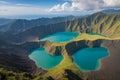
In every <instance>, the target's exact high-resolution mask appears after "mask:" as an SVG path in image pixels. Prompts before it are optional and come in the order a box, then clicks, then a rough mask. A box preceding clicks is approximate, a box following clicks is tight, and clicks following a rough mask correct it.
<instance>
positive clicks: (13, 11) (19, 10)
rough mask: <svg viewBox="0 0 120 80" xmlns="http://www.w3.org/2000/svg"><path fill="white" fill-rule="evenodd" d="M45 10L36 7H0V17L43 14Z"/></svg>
mask: <svg viewBox="0 0 120 80" xmlns="http://www.w3.org/2000/svg"><path fill="white" fill-rule="evenodd" d="M45 13H47V9H43V8H40V7H36V6H0V15H28V14H29V15H32V14H45Z"/></svg>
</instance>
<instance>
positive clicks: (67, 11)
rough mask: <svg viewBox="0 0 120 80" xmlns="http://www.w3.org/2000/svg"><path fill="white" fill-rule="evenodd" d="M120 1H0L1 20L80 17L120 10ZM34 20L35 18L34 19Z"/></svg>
mask: <svg viewBox="0 0 120 80" xmlns="http://www.w3.org/2000/svg"><path fill="white" fill-rule="evenodd" d="M119 7H120V1H118V0H91V1H90V0H87V1H84V0H44V1H43V0H42V1H41V0H0V17H1V18H23V19H24V18H25V16H26V17H27V16H31V18H32V16H33V15H34V16H38V17H35V18H40V17H56V16H69V15H74V16H80V15H86V14H88V13H94V12H98V11H101V10H104V9H119ZM33 19H34V17H33Z"/></svg>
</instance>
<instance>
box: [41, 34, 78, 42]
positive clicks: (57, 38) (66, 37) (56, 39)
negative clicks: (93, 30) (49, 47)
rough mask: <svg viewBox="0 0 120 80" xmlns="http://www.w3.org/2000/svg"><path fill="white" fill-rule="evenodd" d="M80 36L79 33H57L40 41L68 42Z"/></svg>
mask: <svg viewBox="0 0 120 80" xmlns="http://www.w3.org/2000/svg"><path fill="white" fill-rule="evenodd" d="M78 35H79V33H78V32H57V33H54V34H51V35H48V36H45V37H44V38H42V39H40V40H41V41H45V40H50V41H52V42H66V41H69V40H72V39H74V38H75V37H77V36H78Z"/></svg>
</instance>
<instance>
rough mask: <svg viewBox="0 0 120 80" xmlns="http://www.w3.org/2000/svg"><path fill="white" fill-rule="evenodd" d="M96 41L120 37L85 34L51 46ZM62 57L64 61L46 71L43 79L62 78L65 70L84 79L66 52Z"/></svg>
mask: <svg viewBox="0 0 120 80" xmlns="http://www.w3.org/2000/svg"><path fill="white" fill-rule="evenodd" d="M97 39H106V40H120V37H118V38H109V37H105V36H103V35H97V34H94V35H91V34H86V33H82V34H79V36H78V37H76V38H74V39H73V40H71V41H68V42H61V43H56V42H55V43H54V42H53V43H52V46H65V45H67V44H68V43H70V42H72V41H80V40H90V41H94V40H97ZM63 54H64V55H63V56H64V59H63V60H62V62H61V63H60V64H59V65H57V66H56V67H55V68H52V69H50V70H49V71H48V73H47V74H45V76H44V77H45V78H46V77H48V76H52V77H53V78H55V79H56V78H62V74H64V70H65V69H70V70H72V71H73V72H74V73H76V74H78V75H81V76H82V78H83V79H85V78H86V77H85V73H84V72H82V71H80V69H79V68H78V67H76V65H75V64H74V63H73V61H72V58H71V57H70V56H68V55H67V54H68V53H67V52H66V51H65V52H63Z"/></svg>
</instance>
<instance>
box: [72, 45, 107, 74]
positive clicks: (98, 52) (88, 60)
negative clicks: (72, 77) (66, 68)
mask: <svg viewBox="0 0 120 80" xmlns="http://www.w3.org/2000/svg"><path fill="white" fill-rule="evenodd" d="M106 56H108V52H107V49H106V48H103V47H100V48H85V49H82V50H79V51H77V52H76V53H75V54H73V59H74V62H75V64H76V65H77V66H78V67H79V68H80V69H81V70H83V71H85V72H88V71H92V70H97V69H99V67H100V60H101V59H102V58H104V57H106Z"/></svg>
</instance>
